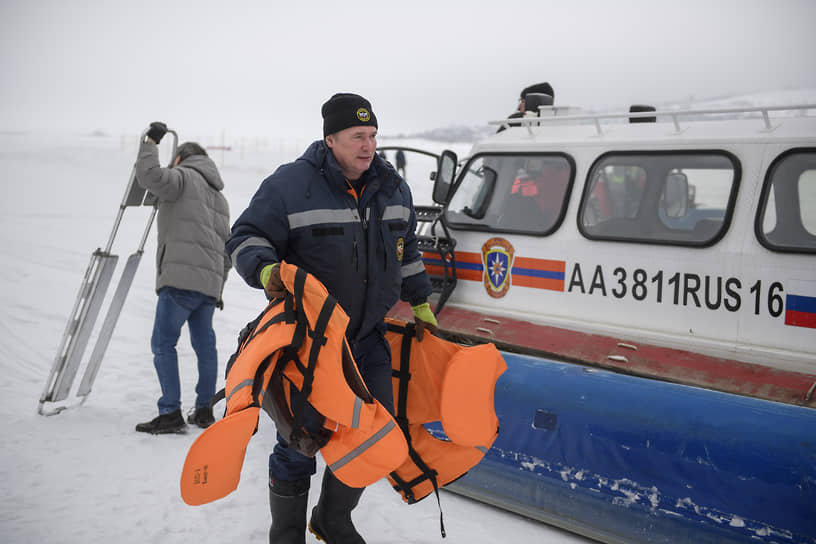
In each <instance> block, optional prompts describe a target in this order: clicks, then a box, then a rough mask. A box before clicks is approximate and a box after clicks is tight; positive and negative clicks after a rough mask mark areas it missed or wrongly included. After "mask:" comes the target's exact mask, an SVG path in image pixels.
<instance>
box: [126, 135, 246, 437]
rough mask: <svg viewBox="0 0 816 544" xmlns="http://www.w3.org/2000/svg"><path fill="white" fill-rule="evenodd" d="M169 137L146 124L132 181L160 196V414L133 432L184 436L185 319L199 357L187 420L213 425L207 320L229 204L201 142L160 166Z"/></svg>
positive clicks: (221, 264) (214, 368)
mask: <svg viewBox="0 0 816 544" xmlns="http://www.w3.org/2000/svg"><path fill="white" fill-rule="evenodd" d="M166 132H167V126H166V125H165V124H164V123H158V122H154V123H151V125H150V129H149V130H148V131H147V134H146V137H145V139H144V141H143V142H142V143H141V146H140V148H139V156H138V158H137V160H136V181H137V182H138V183H139V185H141V186H142V187H144V188H145V189H146V190H148V191H150V192H151V193H152V194H154V195H155V196H156V197H157V198H158V219H157V222H158V247H157V251H156V292H157V293H158V295H159V300H158V303H157V305H156V317H155V321H154V324H153V335H152V337H151V340H150V348H151V351H152V352H153V364H154V366H155V367H156V374H157V375H158V378H159V384H160V385H161V392H162V395H161V397H160V398H159V401H158V408H159V415H158V417H156V418H154V419H153V420H151V421H148V422H146V423H139V424H138V425H136V430H137V431H140V432H147V433H152V434H164V433H179V432H185V431H186V429H187V425H186V424H185V422H184V417H183V416H182V414H181V386H180V380H179V368H178V356H177V354H176V344H177V342H178V339H179V336H180V334H181V327H182V326H183V325H184V323H185V322H186V323H187V324H188V327H189V331H190V341H191V343H192V345H193V349H194V351H195V353H196V357H197V359H198V384H197V385H196V403H195V409H194V410H193V411H191V413H190V414H189V416H188V418H187V422H188V423H191V424H196V425H198V426H199V427H202V428H206V427H208V426H209V425H211V424H212V423H213V422H214V419H213V415H212V409H211V408H210V399H211V398H212V397H213V395H214V394H215V384H216V379H217V376H218V356H217V353H216V348H215V331H213V326H212V319H213V313H214V312H215V308H216V307H219V308H223V302H222V299H221V296H222V292H223V288H224V282H225V281H226V279H227V274H228V272H229V269H230V267H231V263H230V259H229V256H228V255H227V254H226V253H225V251H224V244H225V242H226V240H227V238H229V235H230V223H229V205H228V204H227V200H226V198H224V195H223V194H222V192H221V191H222V190H223V188H224V182H223V181H222V179H221V175H220V174H219V173H218V169H217V168H216V166H215V163H214V162H213V161H212V159H211V158H210V157H208V156H207V152H206V151H205V150H204V148H202V147H201V146H200V145H198V144H197V143H194V142H186V143H183V144H181V145H180V146H178V149H177V151H176V156H175V158H174V160H173V165H172V167H170V168H162V167H161V166H160V165H159V153H158V146H157V144H158V143H159V142H160V141H161V139H162V137H163V136H164V135H165V133H166Z"/></svg>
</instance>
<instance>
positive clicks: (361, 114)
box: [357, 108, 371, 123]
mask: <svg viewBox="0 0 816 544" xmlns="http://www.w3.org/2000/svg"><path fill="white" fill-rule="evenodd" d="M357 119H359V120H360V121H362V122H363V123H368V122H369V121H370V120H371V114H370V113H368V110H367V109H365V108H358V109H357Z"/></svg>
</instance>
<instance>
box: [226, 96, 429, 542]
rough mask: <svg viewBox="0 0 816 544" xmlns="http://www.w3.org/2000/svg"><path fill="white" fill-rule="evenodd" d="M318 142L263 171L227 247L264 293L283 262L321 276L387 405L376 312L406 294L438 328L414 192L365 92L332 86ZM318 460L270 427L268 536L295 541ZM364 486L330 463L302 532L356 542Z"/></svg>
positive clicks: (275, 289) (387, 373)
mask: <svg viewBox="0 0 816 544" xmlns="http://www.w3.org/2000/svg"><path fill="white" fill-rule="evenodd" d="M322 115H323V136H324V138H323V140H318V141H316V142H314V143H312V144H311V145H310V146H309V148H308V149H306V151H305V152H304V153H303V155H302V156H301V157H300V158H299V159H297V160H296V161H295V162H292V163H289V164H285V165H283V166H281V167H280V168H278V169H277V171H275V173H274V174H272V175H271V176H269V177H268V178H266V179H265V180H264V181H263V183H262V184H261V186H260V188H259V189H258V191H257V192H256V193H255V196H254V197H253V198H252V201H251V202H250V204H249V207H248V208H247V209H246V210H245V211H244V212H243V214H241V216H240V217H239V218H238V220H237V221H236V222H235V224H234V225H233V227H232V235H231V237H230V239H229V240H228V241H227V252H228V253H229V254H230V255H231V257H232V263H233V266H234V267H235V269H236V270H237V271H238V273H239V274H240V275H241V276H242V277H243V278H244V279H245V280H246V282H247V283H248V284H249V285H251V286H252V287H257V288H263V289H264V290H265V291H266V294H267V296H269V297H270V298H274V297H280V296H282V295H283V290H284V286H283V283H282V282H281V279H280V268H279V267H278V266H277V265H278V264H279V263H280V262H281V261H284V260H285V261H286V262H288V263H290V264H294V265H297V266H298V267H301V268H303V269H304V270H306V271H307V272H309V273H311V274H313V275H314V276H315V277H316V278H317V279H318V280H320V281H321V282H322V283H323V285H325V286H326V289H327V290H328V291H329V293H330V294H331V295H332V296H334V297H335V298H336V299H337V301H338V302H339V304H340V306H342V308H343V309H344V310H345V312H346V313H347V314H348V316H349V325H348V329H347V331H346V336H347V337H348V339H349V344H350V345H351V348H352V352H353V355H354V358H355V360H356V362H357V365H358V367H359V369H360V373H361V374H362V376H363V379H364V380H365V382H366V385H367V387H368V389H369V390H370V391H371V393H372V395H374V397H375V398H376V399H377V400H379V401H380V402H381V403H382V404H383V405H384V406H385V407H386V408H388V410H389V411H391V413H393V411H394V410H393V404H394V403H393V393H392V385H391V353H390V349H389V347H388V344H387V343H386V341H385V336H384V335H385V325H384V323H383V318H384V317H385V314H386V313H387V312H388V310H390V309H391V307H392V306H393V305H394V304H395V303H396V302H397V300H398V299H402V300H405V301H407V302H409V303H410V304H411V307H412V308H413V311H414V316H415V321H416V326H417V336H418V337H419V338H420V339H421V335H422V333H423V330H424V329H428V330H430V331H431V332H435V331H436V325H437V323H436V319H435V318H434V315H433V313H432V312H431V310H430V308H429V306H428V303H427V302H426V300H427V297H428V296H429V295H430V294H431V283H430V280H429V278H428V276H427V274H426V273H425V267H424V265H423V263H422V259H421V255H420V252H419V250H418V248H417V240H416V236H415V228H416V215H415V213H414V208H413V200H412V197H411V191H410V189H409V188H408V185H407V184H406V183H405V181H404V180H403V179H402V178H401V177H400V176H399V175H398V174H397V172H396V171H395V170H394V168H393V167H392V166H391V165H390V164H389V163H388V162H386V161H385V160H383V159H382V158H381V157H380V156H379V155H377V153H376V148H377V118H376V116H375V115H374V112H373V111H372V110H371V104H370V103H369V102H368V100H366V99H365V98H363V97H361V96H359V95H356V94H348V93H340V94H335V95H334V96H332V97H331V98H330V99H329V100H328V101H327V102H326V103H325V104H323V108H322ZM315 472H316V464H315V460H314V458H310V457H306V456H304V455H302V454H300V453H299V452H297V451H295V450H294V449H292V448H289V447H288V444H287V443H286V441H285V440H284V439H283V437H281V436H280V435H278V444H277V445H276V446H275V449H274V451H273V452H272V454H271V455H270V457H269V477H270V489H269V501H270V508H271V511H272V526H271V529H270V533H269V538H270V542H276V543H284V542H285V543H299V544H300V543H303V542H304V540H305V532H306V507H307V499H308V490H309V482H310V478H311V476H312V475H313V474H314V473H315ZM362 492H363V489H355V488H350V487H348V486H346V485H344V484H343V483H342V482H340V481H339V480H338V479H337V478H335V477H334V476H333V475H332V474H331V472H330V471H329V470H328V469H326V470H325V472H324V478H323V484H322V489H321V494H320V499H319V501H318V503H317V506H316V507H315V508H314V509H313V511H312V516H311V520H310V523H309V528H310V530H311V531H312V532H313V533H315V534H316V535H317V536H318V537H320V538H321V539H322V540H324V541H326V542H328V543H329V544H331V543H334V542H342V543H359V542H364V541H363V539H362V537H360V535H359V534H358V533H357V531H356V530H355V528H354V525H353V524H352V522H351V517H350V513H351V510H352V509H353V508H354V507H355V506H356V505H357V502H358V501H359V498H360V495H361V494H362Z"/></svg>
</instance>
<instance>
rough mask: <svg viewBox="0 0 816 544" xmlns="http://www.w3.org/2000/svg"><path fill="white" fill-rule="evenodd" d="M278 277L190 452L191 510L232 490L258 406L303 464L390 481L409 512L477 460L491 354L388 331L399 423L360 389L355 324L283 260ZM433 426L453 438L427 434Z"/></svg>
mask: <svg viewBox="0 0 816 544" xmlns="http://www.w3.org/2000/svg"><path fill="white" fill-rule="evenodd" d="M281 279H282V280H283V282H284V284H285V285H286V289H287V295H286V296H285V297H284V300H283V302H277V303H271V304H270V305H268V306H267V308H266V309H265V310H264V312H263V313H262V314H261V315H260V316H259V317H258V318H257V319H256V320H255V321H253V322H251V323H250V324H248V325H247V327H246V328H245V329H244V330H243V331H242V333H241V335H240V337H239V348H238V351H237V352H236V353H235V354H234V355H233V357H232V358H231V359H230V362H229V364H228V369H227V380H226V387H225V391H224V393H225V397H226V401H227V409H226V414H225V416H224V418H223V419H221V420H218V421H217V422H216V423H214V424H213V425H211V426H210V427H209V428H207V429H206V430H204V431H203V432H202V433H201V435H199V437H198V438H197V439H196V440H195V442H193V444H192V446H191V447H190V450H189V451H188V453H187V458H186V460H185V463H184V468H183V469H182V475H181V494H182V498H183V499H184V501H185V502H186V503H187V504H191V505H198V504H205V503H208V502H211V501H214V500H217V499H219V498H222V497H224V496H226V495H227V494H229V493H231V492H232V491H234V490H235V489H236V488H237V486H238V483H239V481H240V475H241V468H242V465H243V461H244V457H245V454H246V447H247V444H248V443H249V440H250V439H251V438H252V435H253V434H254V433H255V431H256V429H257V425H258V417H259V413H260V410H261V409H264V410H265V411H266V412H267V413H269V415H270V416H271V417H272V418H273V419H274V420H275V422H276V426H277V430H278V432H280V433H281V435H282V436H284V438H286V439H287V441H288V442H289V443H290V444H291V445H292V446H293V447H297V448H298V449H299V451H301V452H303V453H305V454H307V455H314V454H315V453H316V452H317V451H320V453H321V455H322V456H323V459H324V461H325V462H326V465H327V467H328V468H329V469H330V470H331V471H332V472H333V473H334V474H335V476H336V477H337V478H338V479H340V480H341V481H342V482H344V483H345V484H347V485H349V486H351V487H365V486H367V485H370V484H371V483H374V482H375V481H377V480H379V479H380V478H382V477H384V476H388V478H389V480H390V481H391V483H392V485H393V486H394V488H395V489H396V490H397V491H398V492H399V493H400V494H401V495H402V496H403V499H404V500H405V501H406V502H408V503H414V502H416V501H418V500H420V499H422V498H424V497H425V496H427V495H428V494H429V493H430V492H431V491H436V490H438V488H439V487H441V486H443V485H445V484H447V483H449V482H451V481H453V480H455V479H456V478H458V477H460V476H462V475H463V474H464V473H466V472H467V471H468V470H469V469H470V468H472V467H473V466H474V465H476V464H477V463H478V462H479V461H480V460H481V459H482V457H483V456H484V454H485V452H486V451H487V450H488V449H489V448H490V446H491V445H492V443H493V441H494V440H495V437H496V434H497V432H498V419H497V418H496V415H495V411H494V409H493V391H494V389H495V385H496V380H497V379H498V377H499V375H501V373H502V372H503V371H504V369H505V368H506V365H505V363H504V360H503V359H502V358H501V355H500V354H499V353H498V351H497V350H496V348H495V346H493V345H492V344H486V345H482V346H473V347H463V346H460V345H457V344H454V343H451V342H447V341H445V340H443V339H441V338H438V337H435V336H432V335H431V334H427V335H426V336H425V338H424V339H423V341H422V342H421V343H420V342H417V340H416V339H415V338H414V329H413V324H409V325H405V324H400V322H396V321H391V322H389V323H388V333H387V335H386V336H387V339H388V341H389V343H390V345H391V351H392V367H393V369H394V400H395V406H396V411H397V419H398V421H399V425H398V424H397V423H396V421H395V420H394V418H393V417H392V416H391V415H390V414H389V413H388V411H387V410H386V409H385V408H384V407H383V406H382V405H381V404H380V403H379V402H377V401H376V400H375V399H374V398H373V397H372V396H371V394H370V393H369V391H368V390H367V388H366V387H365V384H364V382H363V380H362V378H361V376H360V374H359V371H358V370H357V367H356V364H355V362H354V359H353V357H352V355H351V350H350V349H349V346H348V343H347V341H346V338H345V330H346V325H347V323H348V317H347V316H346V315H345V313H344V312H343V310H342V309H341V308H340V307H339V306H338V305H337V304H336V302H335V300H334V299H333V298H332V297H331V296H329V295H328V293H327V292H326V290H325V288H324V287H323V285H322V284H320V282H319V281H318V280H317V279H315V278H314V277H313V276H311V275H308V274H306V273H305V272H304V271H302V270H300V269H298V268H297V267H295V266H291V265H288V264H286V263H282V264H281ZM289 293H292V294H291V295H290V294H289ZM292 391H294V392H295V394H294V395H293V394H292ZM307 408H308V409H312V408H313V409H314V410H315V411H316V412H318V414H319V416H320V417H321V418H322V422H323V425H322V429H318V430H315V429H311V430H307V429H306V428H305V427H304V426H303V419H302V418H303V414H304V410H306V409H307ZM435 421H439V422H441V423H442V427H443V429H444V431H445V433H446V435H447V438H448V439H449V440H442V439H437V438H434V437H433V436H432V435H430V433H428V431H427V430H425V428H424V427H423V424H425V423H430V422H435ZM400 431H401V432H400ZM409 452H410V455H409ZM437 498H438V496H437ZM443 532H444V529H443Z"/></svg>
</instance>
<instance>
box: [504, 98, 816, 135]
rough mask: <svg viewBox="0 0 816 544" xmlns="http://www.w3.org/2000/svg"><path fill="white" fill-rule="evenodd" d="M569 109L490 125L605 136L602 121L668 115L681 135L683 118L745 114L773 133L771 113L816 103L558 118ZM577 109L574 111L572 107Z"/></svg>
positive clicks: (545, 109) (548, 109)
mask: <svg viewBox="0 0 816 544" xmlns="http://www.w3.org/2000/svg"><path fill="white" fill-rule="evenodd" d="M569 109H570V108H569V107H565V106H540V107H539V113H538V115H537V116H535V115H533V116H525V117H518V118H513V119H502V120H499V121H489V122H488V124H489V125H505V126H516V127H517V126H525V127H527V130H528V132H529V133H530V135H533V128H532V127H534V126H541V125H543V124H545V123H552V122H556V123H564V122H570V121H578V122H579V121H593V122H594V123H595V129H596V130H597V131H598V135H601V134H603V129H602V128H601V120H603V119H633V118H639V117H657V116H666V117H671V118H672V121H673V122H674V128H675V130H676V131H677V132H682V129H681V128H680V121H679V118H680V117H687V116H693V115H712V114H732V115H733V114H742V113H761V114H762V118H763V120H764V122H765V130H769V131H770V130H773V129H774V128H775V127H774V126H773V125H772V124H771V118H770V114H769V113H770V112H772V111H773V112H776V111H801V112H802V114H803V115H804V112H805V111H806V110H812V109H816V104H797V105H793V106H751V107H735V108H704V109H688V110H659V111H643V112H630V111H627V112H620V113H585V114H578V115H559V113H560V112H561V111H569ZM573 109H574V108H573Z"/></svg>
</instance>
